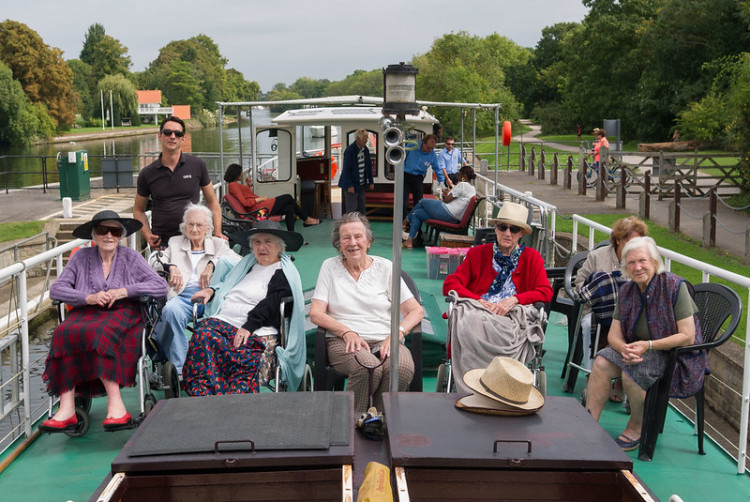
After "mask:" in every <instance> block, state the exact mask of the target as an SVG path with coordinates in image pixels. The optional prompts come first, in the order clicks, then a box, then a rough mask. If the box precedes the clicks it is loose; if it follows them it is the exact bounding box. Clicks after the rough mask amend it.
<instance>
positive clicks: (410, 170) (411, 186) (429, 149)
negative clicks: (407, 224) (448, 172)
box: [404, 134, 445, 218]
mask: <svg viewBox="0 0 750 502" xmlns="http://www.w3.org/2000/svg"><path fill="white" fill-rule="evenodd" d="M436 143H437V138H436V137H435V135H434V134H428V135H427V136H425V137H424V138H422V141H420V142H419V143H418V144H417V148H415V149H414V150H409V151H408V152H406V159H404V218H406V215H407V214H409V194H411V195H412V198H413V199H414V200H413V202H414V205H415V206H416V205H417V203H418V202H419V201H420V200H422V197H423V196H424V186H423V183H424V176H425V174H427V168H429V167H431V168H432V170H433V171H435V175H436V176H437V179H438V181H439V182H440V183H443V182H444V181H445V176H443V167H442V165H441V163H440V159H439V158H438V156H437V154H436V153H435V144H436Z"/></svg>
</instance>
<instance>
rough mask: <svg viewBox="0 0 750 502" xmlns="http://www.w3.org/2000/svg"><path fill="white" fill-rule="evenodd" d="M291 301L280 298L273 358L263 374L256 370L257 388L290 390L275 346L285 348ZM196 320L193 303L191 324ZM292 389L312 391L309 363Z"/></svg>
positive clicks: (288, 297)
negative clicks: (297, 384) (276, 341)
mask: <svg viewBox="0 0 750 502" xmlns="http://www.w3.org/2000/svg"><path fill="white" fill-rule="evenodd" d="M293 303H294V300H293V298H292V297H291V296H286V297H284V298H282V299H281V308H280V309H279V311H280V315H281V319H280V323H279V326H280V329H279V334H278V344H276V345H275V346H273V347H272V348H271V349H270V350H272V351H273V358H272V363H271V366H270V368H269V370H268V372H266V373H265V374H262V373H261V372H258V374H257V378H258V388H259V389H260V388H262V387H265V388H266V389H268V390H270V391H271V392H286V391H289V390H290V389H288V388H287V385H286V383H285V381H284V378H283V374H282V369H281V364H279V360H278V358H277V357H276V347H281V348H286V345H287V339H288V336H289V323H290V321H291V317H292V305H293ZM198 321H200V318H199V316H198V303H193V326H197V325H198ZM267 350H269V349H267ZM293 390H300V391H303V392H312V390H313V378H312V370H311V369H310V365H309V364H305V370H304V373H303V375H302V381H301V382H300V387H299V389H293Z"/></svg>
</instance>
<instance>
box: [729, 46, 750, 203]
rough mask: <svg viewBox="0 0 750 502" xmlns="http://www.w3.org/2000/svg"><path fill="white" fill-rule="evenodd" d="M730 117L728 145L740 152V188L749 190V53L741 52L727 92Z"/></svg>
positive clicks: (745, 190)
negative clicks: (740, 57)
mask: <svg viewBox="0 0 750 502" xmlns="http://www.w3.org/2000/svg"><path fill="white" fill-rule="evenodd" d="M727 105H728V106H727V109H728V110H730V112H731V119H730V122H729V127H728V128H727V132H728V134H729V141H730V145H731V146H732V147H734V148H736V149H737V150H738V151H739V152H740V164H739V170H740V176H741V178H742V189H743V191H744V192H746V193H747V192H750V53H748V52H746V53H743V55H742V59H741V60H740V61H739V63H738V64H737V71H736V73H735V79H734V81H733V83H732V85H731V87H730V89H729V91H728V92H727Z"/></svg>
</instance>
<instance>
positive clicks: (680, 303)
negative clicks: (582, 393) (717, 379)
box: [586, 237, 706, 451]
mask: <svg viewBox="0 0 750 502" xmlns="http://www.w3.org/2000/svg"><path fill="white" fill-rule="evenodd" d="M622 261H623V265H622V271H623V273H624V274H625V276H626V277H627V278H628V279H630V281H629V282H627V283H625V284H623V285H622V286H621V287H620V291H619V296H618V302H617V307H616V308H615V312H614V315H613V320H612V326H611V327H610V330H609V336H608V341H609V347H605V348H604V349H603V350H602V351H600V352H599V354H598V355H597V356H596V359H595V360H594V367H593V369H592V371H591V375H590V376H589V381H588V383H587V385H586V407H587V408H588V410H589V412H590V413H591V415H592V416H593V417H594V418H595V419H597V420H599V417H600V416H601V413H602V409H603V408H604V403H605V402H606V401H607V398H608V397H609V387H610V381H612V379H614V378H617V377H620V376H621V377H622V381H623V386H624V388H625V393H626V394H627V396H628V401H629V402H630V408H631V414H630V420H628V424H627V426H626V428H625V430H624V431H623V432H622V434H620V436H619V437H618V438H617V439H616V440H615V441H616V442H617V444H618V445H619V446H620V447H621V448H622V449H623V450H625V451H629V450H634V449H636V448H638V446H639V445H640V437H641V424H642V421H643V402H644V400H645V398H646V390H648V388H649V387H651V385H652V384H653V383H654V382H656V380H658V379H659V378H660V377H661V376H662V374H663V373H664V370H665V368H666V365H667V359H668V357H669V356H668V354H667V352H666V351H668V350H670V349H673V348H675V347H682V346H685V345H690V344H693V343H702V336H701V333H700V325H699V323H698V320H697V318H696V317H695V313H696V312H697V311H698V308H697V307H696V305H695V302H694V301H693V299H692V297H691V296H690V292H689V289H688V286H687V283H686V282H685V280H684V279H682V278H681V277H679V276H677V275H675V274H672V273H670V272H665V271H664V264H663V263H662V260H661V256H660V255H659V250H658V249H657V247H656V243H655V242H654V240H653V239H652V238H650V237H636V238H634V239H631V240H630V242H628V243H627V244H626V245H625V247H624V248H623V250H622ZM646 302H648V303H647V304H646ZM680 357H683V358H688V359H693V362H692V364H687V365H683V364H680V361H678V363H677V365H676V367H675V373H674V376H673V380H672V388H671V389H670V393H669V394H670V396H672V397H685V396H689V395H692V394H693V393H694V392H695V391H696V390H697V389H698V388H700V386H701V385H702V384H703V375H704V369H705V367H706V354H705V352H703V351H699V352H696V353H692V354H691V353H685V354H682V355H681V356H680Z"/></svg>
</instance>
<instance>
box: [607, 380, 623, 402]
mask: <svg viewBox="0 0 750 502" xmlns="http://www.w3.org/2000/svg"><path fill="white" fill-rule="evenodd" d="M618 382H620V383H619V389H616V388H615V387H618ZM622 392H623V391H622V380H620V379H619V378H616V379H614V380H612V390H611V391H610V394H609V400H610V401H612V402H613V403H621V402H622V400H623V394H622Z"/></svg>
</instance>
